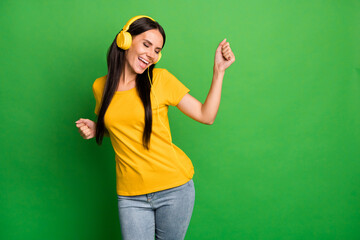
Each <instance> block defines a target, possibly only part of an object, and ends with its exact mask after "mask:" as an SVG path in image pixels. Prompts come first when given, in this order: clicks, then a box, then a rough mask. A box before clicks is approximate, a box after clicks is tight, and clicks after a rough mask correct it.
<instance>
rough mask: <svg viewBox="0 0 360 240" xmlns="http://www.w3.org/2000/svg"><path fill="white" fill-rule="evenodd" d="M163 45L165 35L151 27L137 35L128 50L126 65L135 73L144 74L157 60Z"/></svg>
mask: <svg viewBox="0 0 360 240" xmlns="http://www.w3.org/2000/svg"><path fill="white" fill-rule="evenodd" d="M162 46H163V37H162V35H161V33H160V32H159V30H158V29H151V30H148V31H146V32H143V33H141V34H139V35H136V36H135V37H133V39H132V43H131V46H130V48H129V49H128V50H127V51H126V54H125V58H126V64H125V67H126V68H127V69H128V70H130V71H131V72H132V73H135V74H142V73H143V72H144V71H145V69H146V68H148V67H150V66H151V64H153V63H154V62H156V61H157V59H158V58H159V52H160V51H161V49H162Z"/></svg>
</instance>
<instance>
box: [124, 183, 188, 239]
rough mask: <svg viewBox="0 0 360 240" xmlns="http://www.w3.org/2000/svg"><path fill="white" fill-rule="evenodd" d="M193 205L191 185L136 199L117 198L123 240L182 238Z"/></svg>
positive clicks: (130, 197) (127, 197)
mask: <svg viewBox="0 0 360 240" xmlns="http://www.w3.org/2000/svg"><path fill="white" fill-rule="evenodd" d="M194 201H195V188H194V182H193V180H192V179H191V180H190V181H188V182H187V183H185V184H183V185H181V186H178V187H174V188H170V189H166V190H163V191H158V192H154V193H149V194H144V195H137V196H120V195H118V207H119V218H120V227H121V236H122V239H123V240H148V239H151V240H154V237H155V238H156V239H165V240H171V239H173V240H180V239H184V238H185V234H186V230H187V228H188V226H189V223H190V219H191V215H192V211H193V208H194Z"/></svg>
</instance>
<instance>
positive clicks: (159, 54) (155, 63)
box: [154, 52, 161, 64]
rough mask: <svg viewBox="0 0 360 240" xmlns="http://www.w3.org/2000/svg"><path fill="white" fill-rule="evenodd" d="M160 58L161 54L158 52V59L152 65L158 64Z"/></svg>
mask: <svg viewBox="0 0 360 240" xmlns="http://www.w3.org/2000/svg"><path fill="white" fill-rule="evenodd" d="M160 58H161V52H159V57H158V59H157V61H156V62H155V63H154V64H156V63H158V62H159V61H160Z"/></svg>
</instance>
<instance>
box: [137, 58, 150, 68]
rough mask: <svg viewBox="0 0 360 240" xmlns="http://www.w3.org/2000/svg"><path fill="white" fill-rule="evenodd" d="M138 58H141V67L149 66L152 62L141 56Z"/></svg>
mask: <svg viewBox="0 0 360 240" xmlns="http://www.w3.org/2000/svg"><path fill="white" fill-rule="evenodd" d="M138 59H139V62H140V67H142V68H147V67H148V65H150V62H149V61H146V60H145V59H144V58H142V57H139V58H138Z"/></svg>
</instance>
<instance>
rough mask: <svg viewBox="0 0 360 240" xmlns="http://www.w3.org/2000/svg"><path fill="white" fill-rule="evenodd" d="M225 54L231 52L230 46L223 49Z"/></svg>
mask: <svg viewBox="0 0 360 240" xmlns="http://www.w3.org/2000/svg"><path fill="white" fill-rule="evenodd" d="M221 52H222V53H223V54H224V53H229V52H231V49H230V48H226V49H224V50H223V51H221Z"/></svg>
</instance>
